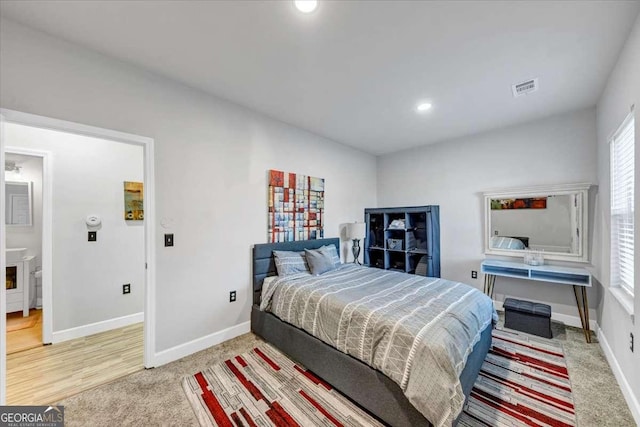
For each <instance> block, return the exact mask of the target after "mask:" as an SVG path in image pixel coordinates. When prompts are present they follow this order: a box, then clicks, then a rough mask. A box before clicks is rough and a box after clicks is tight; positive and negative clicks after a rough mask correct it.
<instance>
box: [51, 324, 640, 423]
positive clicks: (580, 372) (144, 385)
mask: <svg viewBox="0 0 640 427" xmlns="http://www.w3.org/2000/svg"><path fill="white" fill-rule="evenodd" d="M553 332H554V337H555V338H554V340H556V341H558V342H559V343H561V344H562V346H563V347H564V349H565V355H566V356H567V366H568V368H569V373H570V376H571V381H572V385H573V397H574V401H575V405H576V415H577V419H578V425H579V426H582V427H591V426H612V427H613V426H615V427H623V426H629V427H632V426H635V425H636V424H635V422H634V421H633V418H632V416H631V413H630V411H629V409H628V408H627V406H626V404H625V401H624V398H623V396H622V393H621V392H620V389H619V387H618V385H617V382H616V380H615V378H614V376H613V373H612V372H611V369H610V368H609V366H608V364H607V362H606V360H605V358H604V354H603V352H602V349H601V348H600V346H599V344H598V343H597V342H596V341H597V340H596V339H594V343H593V344H586V343H585V341H584V334H583V333H582V330H580V329H576V328H570V327H567V328H565V327H564V326H563V325H561V324H557V323H554V324H553ZM260 342H261V340H260V339H259V338H257V337H256V336H255V335H253V334H246V335H242V336H240V337H237V338H235V339H233V340H230V341H227V342H225V343H223V344H220V345H218V346H215V347H212V348H210V349H208V350H205V351H202V352H199V353H196V354H194V355H191V356H188V357H185V358H183V359H180V360H178V361H176V362H173V363H170V364H167V365H165V366H161V367H159V368H155V369H150V370H145V371H141V372H137V373H134V374H132V375H129V376H127V377H125V378H121V379H119V380H116V381H114V382H112V383H109V384H105V385H103V386H99V387H97V388H95V389H92V390H89V391H85V392H83V393H80V394H78V395H75V396H73V397H70V398H68V399H65V400H63V401H61V402H60V404H62V405H65V407H66V408H65V418H66V426H68V427H69V426H87V425H91V426H94V427H97V426H113V425H122V426H126V425H131V426H159V425H172V426H197V425H198V421H197V419H196V416H195V415H194V413H193V410H192V409H191V405H189V402H188V401H187V399H186V397H185V395H184V391H183V390H182V386H181V380H182V378H183V377H184V376H185V375H190V374H193V373H194V372H198V371H200V370H202V369H204V368H205V367H207V366H210V365H213V364H215V363H216V362H219V361H222V360H225V359H227V358H230V357H231V356H235V355H237V354H240V353H244V352H246V351H248V350H249V349H251V348H253V347H255V346H257V345H258V344H259V343H260Z"/></svg>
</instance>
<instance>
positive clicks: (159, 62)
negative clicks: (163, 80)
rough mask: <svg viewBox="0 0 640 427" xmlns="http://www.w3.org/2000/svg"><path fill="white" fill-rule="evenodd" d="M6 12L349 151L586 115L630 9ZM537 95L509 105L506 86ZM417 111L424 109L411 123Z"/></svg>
mask: <svg viewBox="0 0 640 427" xmlns="http://www.w3.org/2000/svg"><path fill="white" fill-rule="evenodd" d="M320 2H321V3H320V6H319V8H318V10H316V12H314V13H312V14H310V15H303V14H301V13H299V12H297V11H296V10H295V9H294V7H293V2H292V1H271V2H268V1H132V2H125V1H84V2H81V1H7V0H3V1H2V2H1V6H0V13H1V14H2V16H3V17H5V18H9V19H13V20H15V21H18V22H21V23H23V24H26V25H28V26H31V27H34V28H37V29H41V30H43V31H45V32H48V33H50V34H52V35H55V36H58V37H61V38H64V39H67V40H69V41H72V42H76V43H79V44H82V45H84V46H87V47H89V48H91V49H94V50H96V51H99V52H102V53H104V54H107V55H111V56H113V57H116V58H119V59H121V60H124V61H128V62H130V63H134V64H136V65H138V66H141V67H144V68H146V69H149V70H152V71H154V72H156V73H158V74H162V75H164V76H167V77H170V78H172V79H175V80H178V81H180V82H183V83H185V84H187V85H189V86H191V87H195V88H199V89H202V90H204V91H207V92H209V93H211V94H214V95H217V96H220V97H222V98H225V99H228V100H230V101H233V102H236V103H238V104H241V105H244V106H246V107H249V108H251V109H254V110H257V111H260V112H262V113H264V114H266V115H268V116H270V117H273V118H276V119H278V120H281V121H283V122H287V123H290V124H292V125H295V126H298V127H300V128H303V129H307V130H309V131H311V132H314V133H316V134H319V135H323V136H326V137H328V138H330V139H333V140H335V141H339V142H342V143H345V144H348V145H351V146H354V147H357V148H359V149H362V150H365V151H368V152H371V153H374V154H381V153H389V152H393V151H396V150H400V149H405V148H409V147H413V146H418V145H423V144H429V143H433V142H437V141H443V140H447V139H452V138H456V137H460V136H463V135H468V134H473V133H478V132H482V131H485V130H489V129H493V128H498V127H503V126H507V125H511V124H515V123H520V122H524V121H529V120H534V119H537V118H541V117H545V116H549V115H553V114H558V113H562V112H567V111H571V110H576V109H580V108H586V107H590V106H593V105H595V103H596V101H597V99H598V97H599V95H600V93H601V92H602V90H603V88H604V84H605V82H606V79H607V77H608V75H609V73H610V72H611V69H612V68H613V66H614V64H615V61H616V59H617V57H618V55H619V53H620V50H621V48H622V46H623V44H624V41H625V40H626V38H627V36H628V34H629V31H630V29H631V27H632V25H633V23H634V21H635V19H636V16H637V15H638V11H639V10H640V2H638V1H546V2H541V1H522V2H516V1H514V2H499V1H471V2H426V1H425V2H418V1H406V2H405V1H322V0H320ZM533 77H538V78H539V83H540V90H539V91H537V92H535V93H533V94H530V95H528V96H525V97H520V98H513V97H512V94H511V85H512V84H513V83H518V82H520V81H522V80H525V79H529V78H533ZM419 100H430V101H431V102H432V103H433V105H434V107H433V109H432V110H431V111H429V112H428V113H426V114H421V115H420V114H416V113H415V106H416V104H417V102H418V101H419Z"/></svg>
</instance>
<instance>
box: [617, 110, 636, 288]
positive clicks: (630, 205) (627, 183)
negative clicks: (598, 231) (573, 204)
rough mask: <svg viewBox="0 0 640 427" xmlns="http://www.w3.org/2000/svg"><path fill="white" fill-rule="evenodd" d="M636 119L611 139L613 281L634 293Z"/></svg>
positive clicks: (628, 119) (626, 120)
mask: <svg viewBox="0 0 640 427" xmlns="http://www.w3.org/2000/svg"><path fill="white" fill-rule="evenodd" d="M634 146H635V134H634V119H633V113H632V114H631V115H629V117H627V118H626V119H625V121H624V122H623V123H622V125H621V126H620V128H619V129H618V130H617V131H616V133H615V134H614V136H613V138H612V140H611V284H612V286H619V287H621V288H623V289H624V290H626V291H627V292H629V293H630V294H631V295H633V291H634V289H633V288H634V286H633V247H634V244H633V228H634V225H633V211H634V200H633V199H634V197H633V191H634Z"/></svg>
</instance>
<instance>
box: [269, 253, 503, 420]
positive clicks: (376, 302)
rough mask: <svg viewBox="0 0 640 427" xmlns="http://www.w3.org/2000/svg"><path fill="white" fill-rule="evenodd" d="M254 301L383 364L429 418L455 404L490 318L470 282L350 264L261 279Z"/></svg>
mask: <svg viewBox="0 0 640 427" xmlns="http://www.w3.org/2000/svg"><path fill="white" fill-rule="evenodd" d="M260 308H261V309H262V310H269V311H271V312H273V313H274V314H275V315H276V316H278V317H279V318H280V319H282V320H284V321H285V322H288V323H291V324H293V325H295V326H297V327H299V328H301V329H304V330H305V331H307V332H309V333H311V334H312V335H314V336H315V337H317V338H319V339H321V340H322V341H324V342H326V343H327V344H330V345H332V346H333V347H335V348H337V349H338V350H340V351H342V352H344V353H347V354H349V355H351V356H354V357H356V358H358V359H360V360H362V361H363V362H365V363H367V364H368V365H370V366H372V367H373V368H375V369H378V370H379V371H381V372H383V373H384V374H385V375H387V376H388V377H389V378H391V379H392V380H393V381H395V382H396V383H398V385H400V387H401V389H402V390H403V391H404V393H405V395H406V396H407V398H408V399H409V401H410V402H411V403H412V404H413V405H414V406H415V407H416V408H417V409H418V410H419V411H420V412H421V413H422V414H423V415H424V416H425V418H427V419H428V420H429V421H431V423H432V424H434V425H436V426H441V425H451V424H452V422H453V420H454V419H455V418H456V417H457V416H458V414H459V413H460V411H461V410H462V405H463V403H464V394H463V392H462V387H461V384H460V380H459V376H460V373H461V372H462V370H463V369H464V365H465V362H466V360H467V356H468V355H469V353H471V351H472V349H473V346H474V345H475V343H476V342H477V341H478V340H479V339H480V334H481V332H482V331H483V330H484V328H485V327H486V326H488V325H489V323H490V322H491V321H492V320H495V321H497V315H496V312H495V310H494V308H493V303H492V301H491V299H489V298H488V297H487V296H485V295H484V294H483V293H481V292H480V291H478V290H477V289H475V288H472V287H471V286H468V285H465V284H463V283H457V282H452V281H449V280H443V279H434V278H428V277H422V276H414V275H408V274H404V273H396V272H392V271H387V270H380V269H376V268H367V267H360V266H356V265H353V264H351V265H343V266H342V267H340V268H339V269H337V270H334V271H331V272H328V273H325V274H323V275H321V276H312V275H310V274H308V273H301V274H297V275H295V276H288V277H285V278H278V279H276V280H274V281H273V282H270V283H267V284H265V285H264V286H263V289H262V301H261V306H260Z"/></svg>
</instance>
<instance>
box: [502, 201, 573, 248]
mask: <svg viewBox="0 0 640 427" xmlns="http://www.w3.org/2000/svg"><path fill="white" fill-rule="evenodd" d="M579 197H580V194H562V195H549V196H545V197H540V198H536V199H539V200H540V203H539V204H538V206H533V207H508V208H500V207H497V206H499V202H500V201H502V200H504V199H492V200H491V236H492V238H491V247H492V248H494V249H521V250H524V249H531V250H539V251H548V252H558V253H577V252H578V237H579V236H578V227H577V220H578V218H579V216H580V215H579V214H578V212H577V210H578V206H579V205H580V203H578V200H577V199H578V198H579ZM510 200H517V199H510ZM520 200H523V199H520ZM542 201H544V202H542ZM496 207H497V208H496Z"/></svg>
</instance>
